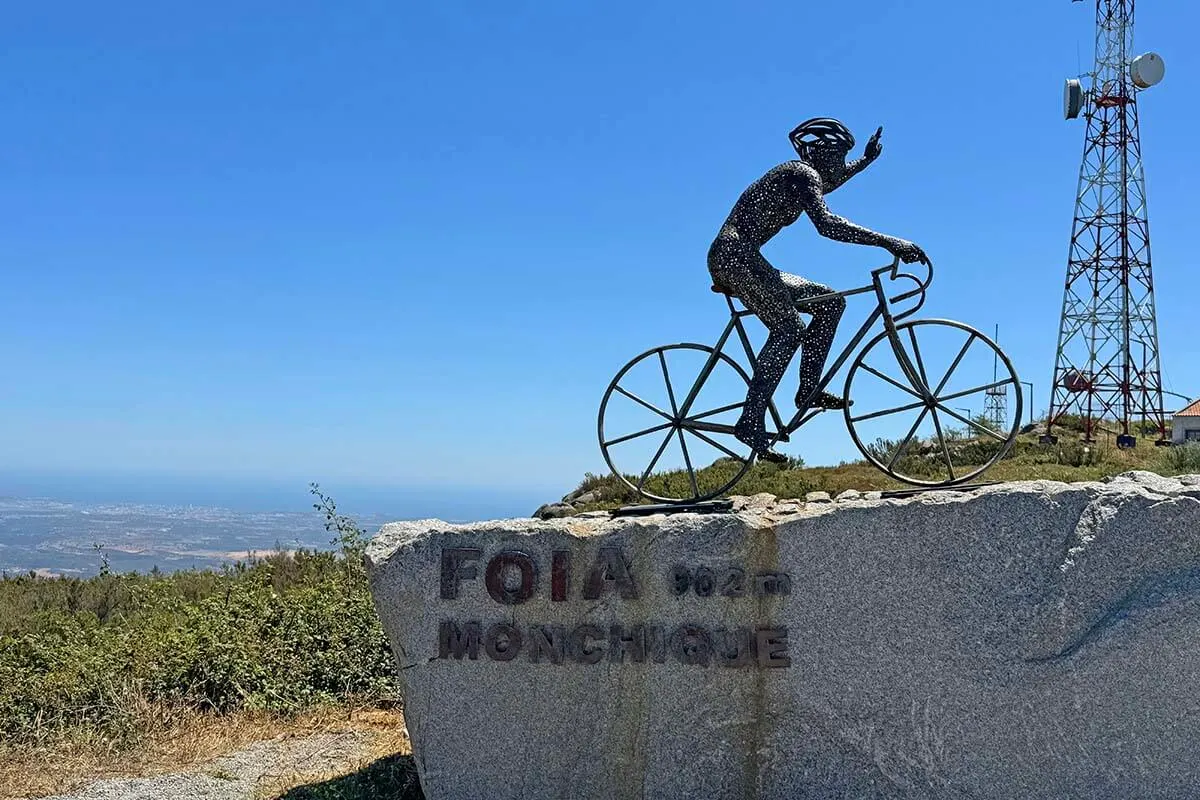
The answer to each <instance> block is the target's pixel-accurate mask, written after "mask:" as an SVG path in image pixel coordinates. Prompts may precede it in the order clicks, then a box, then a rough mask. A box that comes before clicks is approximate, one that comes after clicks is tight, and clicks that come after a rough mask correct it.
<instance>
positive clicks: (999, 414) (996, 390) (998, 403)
mask: <svg viewBox="0 0 1200 800" xmlns="http://www.w3.org/2000/svg"><path fill="white" fill-rule="evenodd" d="M992 341H994V342H996V343H997V344H999V343H1000V326H999V325H997V326H996V337H995V338H994V339H993V340H992ZM999 358H1000V356H999V354H998V353H993V354H992V382H993V383H997V382H999V380H1000V379H999V377H998V376H999V374H1000V373H999V369H1000V362H999ZM983 416H984V417H986V418H987V420H988V422H990V423H991V424H992V425H994V426H995V429H996V430H998V431H1002V430H1004V429H1005V426H1006V425H1007V423H1008V384H1005V385H1004V386H993V387H992V388H991V389H988V390H987V392H986V394H985V396H984V398H983Z"/></svg>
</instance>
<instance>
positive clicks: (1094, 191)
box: [1042, 0, 1169, 448]
mask: <svg viewBox="0 0 1200 800" xmlns="http://www.w3.org/2000/svg"><path fill="white" fill-rule="evenodd" d="M1079 1H1080V0H1073V2H1079ZM1134 3H1135V0H1096V63H1095V68H1094V70H1093V71H1092V73H1091V74H1090V75H1087V76H1084V77H1086V78H1090V86H1088V87H1085V86H1084V85H1083V84H1082V83H1081V81H1080V80H1077V79H1071V80H1068V81H1067V83H1066V88H1065V97H1064V106H1065V107H1064V115H1065V116H1066V118H1067V119H1074V118H1076V117H1078V116H1079V114H1080V112H1082V113H1083V116H1084V119H1085V120H1086V121H1087V133H1086V136H1085V138H1084V145H1083V164H1082V166H1081V168H1080V170H1079V185H1078V190H1077V191H1076V195H1075V221H1074V225H1073V226H1072V230H1071V247H1070V252H1069V255H1068V258H1067V282H1066V290H1065V291H1064V293H1063V306H1062V321H1061V324H1060V326H1059V334H1058V354H1057V357H1056V360H1055V365H1054V376H1053V381H1052V384H1053V389H1052V390H1051V395H1050V410H1049V414H1048V416H1047V419H1046V432H1045V434H1044V435H1043V437H1042V440H1043V441H1044V442H1054V441H1056V437H1055V436H1054V432H1053V429H1054V426H1055V424H1057V423H1059V422H1060V421H1061V420H1062V419H1063V417H1064V416H1065V415H1071V416H1078V417H1080V418H1082V421H1083V430H1084V438H1085V440H1087V441H1093V440H1094V439H1095V436H1096V433H1097V432H1098V431H1105V430H1113V432H1115V433H1117V446H1118V447H1122V448H1128V447H1133V446H1134V445H1135V444H1136V443H1137V438H1136V436H1135V435H1134V431H1137V430H1141V431H1142V432H1153V433H1154V434H1155V435H1156V436H1157V441H1156V444H1169V441H1168V440H1167V434H1166V415H1165V414H1164V413H1163V397H1162V396H1163V389H1162V371H1161V368H1160V365H1159V352H1158V323H1157V321H1156V319H1155V312H1154V281H1153V278H1152V277H1151V270H1150V227H1149V221H1148V218H1147V213H1146V185H1145V176H1144V175H1143V173H1142V147H1141V142H1140V140H1139V137H1138V106H1137V100H1138V95H1139V94H1140V93H1141V91H1142V90H1144V89H1147V88H1149V87H1151V86H1153V85H1154V84H1156V83H1158V82H1159V81H1161V80H1162V78H1163V73H1164V68H1163V61H1162V58H1160V57H1159V56H1158V55H1157V54H1156V53H1145V54H1143V55H1139V56H1137V57H1132V52H1133V12H1134ZM1106 423H1107V425H1109V426H1111V428H1107V427H1106V426H1105V424H1106ZM1114 429H1115V430H1114Z"/></svg>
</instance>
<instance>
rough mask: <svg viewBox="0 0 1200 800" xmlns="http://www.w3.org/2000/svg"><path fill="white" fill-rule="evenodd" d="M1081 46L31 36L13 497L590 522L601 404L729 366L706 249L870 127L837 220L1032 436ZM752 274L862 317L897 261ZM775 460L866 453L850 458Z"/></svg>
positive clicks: (915, 13) (294, 29) (1185, 213)
mask: <svg viewBox="0 0 1200 800" xmlns="http://www.w3.org/2000/svg"><path fill="white" fill-rule="evenodd" d="M902 7H903V8H902ZM1139 13H1140V18H1139V20H1138V34H1137V39H1136V44H1137V47H1138V48H1139V50H1145V49H1154V50H1156V51H1157V52H1159V53H1161V54H1162V55H1163V57H1164V59H1165V61H1166V64H1167V76H1166V79H1165V81H1164V82H1163V84H1162V85H1160V86H1158V87H1155V88H1154V89H1153V90H1152V91H1150V92H1147V93H1146V94H1145V95H1143V98H1142V101H1141V113H1142V127H1143V129H1142V137H1143V147H1144V151H1145V154H1146V155H1145V161H1146V169H1147V178H1148V181H1147V182H1148V193H1149V202H1150V213H1151V228H1152V231H1153V246H1154V250H1153V254H1154V268H1155V275H1156V280H1157V285H1158V289H1159V294H1158V301H1159V316H1160V335H1161V347H1162V352H1163V358H1164V367H1165V372H1166V377H1167V385H1168V388H1171V389H1173V390H1174V391H1178V392H1183V393H1185V394H1193V395H1194V394H1196V393H1200V366H1198V365H1200V357H1198V356H1200V344H1197V341H1198V337H1196V336H1195V335H1194V330H1195V316H1194V313H1195V312H1194V309H1195V303H1196V289H1195V286H1196V282H1195V278H1194V274H1195V272H1194V270H1195V262H1194V253H1193V250H1192V248H1191V247H1189V245H1190V243H1191V240H1190V238H1189V237H1190V235H1191V234H1192V231H1193V228H1194V225H1195V223H1194V221H1193V220H1192V218H1191V216H1192V214H1193V213H1194V211H1195V208H1196V203H1195V199H1194V198H1195V189H1194V186H1195V184H1196V180H1197V177H1198V171H1197V156H1196V149H1195V145H1194V131H1195V128H1196V112H1195V110H1194V108H1195V104H1194V102H1193V99H1194V86H1195V84H1196V78H1197V75H1198V74H1200V63H1198V59H1200V55H1198V53H1197V50H1196V48H1195V47H1194V46H1193V43H1192V42H1191V41H1190V39H1191V32H1193V31H1194V30H1195V29H1196V27H1197V25H1198V24H1200V8H1197V7H1194V6H1193V5H1192V4H1179V3H1172V4H1167V3H1144V4H1139ZM1092 17H1093V5H1092V4H1090V3H1077V4H1073V3H1069V2H1066V0H1061V1H1056V2H1025V3H963V2H942V0H937V1H936V2H935V1H933V0H930V2H921V3H905V4H899V3H894V2H883V1H882V0H880V2H860V3H856V4H854V10H853V12H852V13H851V12H848V11H846V10H844V8H842V7H839V6H838V5H837V4H832V3H830V4H808V3H783V2H762V3H754V4H740V5H737V6H735V5H734V4H731V3H713V2H692V3H687V4H683V3H665V2H652V1H651V2H647V1H646V0H643V2H638V3H627V2H606V3H595V2H571V3H551V2H530V1H529V0H514V1H513V2H507V3H502V4H500V3H482V2H476V3H464V2H459V1H457V0H441V1H440V2H437V3H420V4H418V3H395V2H362V1H360V0H348V1H347V2H342V3H314V2H289V3H282V2H275V3H268V2H237V3H233V2H222V1H217V0H214V2H209V3H204V4H195V3H188V4H185V3H148V2H126V3H120V4H116V5H113V4H107V5H97V4H94V3H82V2H81V3H66V2H46V3H36V4H31V3H27V4H9V6H8V7H7V8H6V9H5V10H4V11H3V13H2V16H0V74H3V75H5V79H4V81H2V82H0V105H2V106H3V108H4V109H5V114H4V124H3V125H2V126H0V159H2V162H3V165H4V179H3V180H2V181H0V227H2V229H3V234H2V235H0V263H2V264H3V274H4V289H3V291H2V292H0V361H2V363H3V364H4V365H5V367H6V375H5V381H4V384H5V386H4V389H3V391H2V392H0V459H2V463H0V466H3V467H4V468H6V469H8V470H12V471H18V472H19V471H22V470H28V471H31V472H38V473H45V472H55V471H61V472H72V473H89V472H91V473H104V474H139V475H143V474H144V475H158V476H222V477H225V478H233V479H239V480H248V481H251V480H268V479H269V480H283V481H298V482H301V483H303V482H307V481H308V480H319V481H322V482H323V483H325V484H326V485H328V484H329V482H330V481H333V482H335V484H336V482H342V483H358V484H374V485H406V486H414V485H421V484H427V483H429V484H467V485H481V486H492V487H526V488H528V487H550V488H552V489H555V490H557V489H560V488H561V489H564V490H565V489H567V488H570V487H571V486H573V485H574V483H575V482H576V481H577V480H578V478H579V477H580V476H581V474H582V473H583V472H584V471H585V470H590V471H594V472H599V471H602V468H603V462H602V461H601V459H600V454H599V449H598V446H597V443H596V433H595V416H596V409H597V406H598V403H599V400H600V396H601V394H602V393H603V391H604V389H605V387H606V385H607V383H608V381H609V379H610V378H611V377H612V375H613V374H614V373H615V372H616V371H617V369H619V368H620V366H621V365H622V364H624V363H625V362H626V361H627V360H628V359H629V358H631V357H632V356H634V355H636V354H637V353H640V352H641V351H642V350H645V349H646V348H648V347H650V346H653V345H656V344H662V343H666V342H670V341H701V342H704V341H710V340H712V339H714V338H715V336H716V334H717V333H718V332H719V330H720V327H721V326H722V325H723V323H724V321H725V315H724V313H723V306H722V304H721V301H720V300H719V298H716V297H715V296H714V295H712V294H711V293H710V292H709V291H708V276H707V272H706V269H705V260H704V259H705V253H706V250H707V247H708V244H709V242H710V241H711V238H712V236H713V234H714V233H715V231H716V229H717V228H718V227H719V225H720V223H721V221H722V219H723V218H724V216H725V214H726V213H727V212H728V209H729V206H730V205H731V204H732V203H733V201H734V200H735V199H736V197H737V196H738V194H739V193H740V192H741V191H742V189H743V188H744V187H745V186H746V185H747V184H748V183H749V182H750V181H752V180H753V179H754V178H756V177H758V176H759V175H760V174H761V173H762V172H763V171H765V170H766V169H768V168H769V167H771V166H773V165H774V164H775V163H778V162H779V161H782V160H786V159H788V158H789V157H791V155H792V153H791V150H790V147H789V146H788V143H787V139H786V134H787V131H788V130H789V129H790V128H791V127H792V126H793V125H795V124H796V123H797V122H798V121H800V120H801V119H804V118H806V117H810V116H817V115H832V116H837V117H839V118H841V119H843V120H844V121H846V123H847V124H849V125H850V126H851V128H852V129H853V130H855V131H856V132H857V133H858V134H859V138H860V142H861V141H865V139H866V137H867V136H868V135H869V133H870V132H871V131H872V130H874V128H875V127H876V126H878V125H883V126H884V136H883V143H884V153H883V156H882V157H881V159H880V160H879V161H878V162H877V163H876V164H874V165H873V166H872V167H871V168H870V169H869V170H868V171H867V172H866V173H864V174H863V175H862V176H860V177H859V178H857V179H856V180H855V181H853V182H851V183H850V184H848V185H847V186H845V187H844V188H842V189H841V190H839V191H838V193H837V194H835V195H833V196H832V197H831V199H830V206H831V207H832V208H833V210H834V211H835V212H837V213H840V214H843V215H845V216H847V217H849V218H850V219H852V220H854V221H856V222H859V223H861V224H864V225H867V226H869V227H874V228H876V229H878V230H882V231H884V232H886V233H892V234H896V235H899V236H902V237H905V238H909V239H912V240H914V241H916V242H918V243H919V244H921V245H922V246H923V247H924V248H925V249H926V251H927V252H928V253H929V254H930V256H931V257H932V258H933V260H934V262H935V265H936V266H937V269H938V273H937V279H936V280H935V282H934V285H933V288H932V290H931V294H930V300H929V303H928V305H927V308H926V312H927V315H929V316H947V317H952V318H955V319H961V320H963V321H965V322H968V323H970V324H972V325H975V326H976V327H979V328H981V329H984V330H988V331H990V330H991V329H992V327H993V325H995V324H997V323H998V324H999V325H1000V339H1001V343H1002V345H1003V346H1004V348H1005V350H1006V351H1007V352H1008V353H1009V354H1010V355H1011V357H1012V358H1013V360H1014V362H1015V364H1016V366H1017V369H1018V371H1019V372H1020V373H1021V377H1022V378H1023V379H1025V380H1031V381H1033V382H1034V383H1035V385H1036V389H1035V398H1034V399H1035V402H1036V406H1037V409H1038V410H1039V411H1040V410H1041V409H1043V408H1044V407H1045V404H1046V391H1045V390H1046V384H1047V381H1048V378H1049V376H1050V371H1051V367H1052V362H1053V356H1054V347H1055V337H1056V333H1057V323H1058V314H1059V310H1060V306H1061V302H1062V281H1063V276H1064V274H1065V258H1066V253H1067V244H1068V237H1069V233H1070V222H1071V212H1072V205H1073V196H1074V189H1075V182H1076V179H1077V174H1078V168H1079V157H1080V151H1081V146H1082V137H1083V132H1084V131H1083V125H1082V121H1075V122H1071V123H1068V122H1065V121H1063V120H1062V115H1061V103H1062V98H1061V95H1062V82H1063V80H1064V78H1066V77H1068V76H1069V75H1074V74H1077V73H1078V72H1079V71H1080V65H1081V64H1082V65H1083V68H1084V69H1086V68H1087V67H1088V65H1089V64H1090V60H1091V57H1092V46H1093V44H1092V21H1093V20H1092ZM1189 86H1190V87H1193V89H1189V88H1188V87H1189ZM767 255H768V257H769V258H771V259H772V260H773V262H774V263H775V265H776V266H777V267H779V268H781V269H784V270H787V271H792V272H798V273H800V274H803V275H806V276H808V277H811V278H813V279H816V280H819V281H822V282H826V283H832V284H837V285H841V286H849V285H858V284H859V283H862V282H863V281H864V279H865V276H866V271H867V269H868V268H870V267H873V266H878V265H879V264H881V263H883V262H885V261H886V260H887V258H888V257H887V254H886V253H884V252H883V251H880V250H875V249H871V248H865V247H854V246H850V245H838V244H835V243H832V242H827V241H822V240H820V239H819V237H818V236H817V235H816V233H815V232H814V231H813V230H812V228H811V226H810V225H808V223H807V222H806V221H805V220H801V221H800V222H799V223H797V224H796V225H794V226H792V228H789V229H786V230H785V231H784V232H783V233H781V234H780V236H779V237H777V239H776V240H775V241H774V242H772V243H771V244H770V245H769V247H768V249H767ZM852 308H853V307H852ZM850 313H851V314H853V313H854V312H853V311H852V312H850ZM845 327H846V328H849V327H851V326H850V325H849V323H848V324H847V325H846V326H845ZM840 341H841V340H840ZM789 396H790V394H789ZM789 451H790V452H795V453H799V454H801V455H803V456H804V457H805V458H806V459H807V460H808V461H809V462H810V463H829V462H836V461H838V460H840V459H842V458H849V457H852V456H853V455H854V451H853V446H852V444H851V442H850V440H849V438H848V436H847V435H846V433H845V430H844V427H842V426H841V425H840V424H830V425H825V426H823V427H819V428H817V429H815V430H814V431H813V433H812V434H810V435H808V436H807V437H805V438H803V439H802V440H801V441H800V442H799V443H797V444H795V445H794V446H792V448H790V450H789Z"/></svg>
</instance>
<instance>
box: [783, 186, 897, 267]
mask: <svg viewBox="0 0 1200 800" xmlns="http://www.w3.org/2000/svg"><path fill="white" fill-rule="evenodd" d="M802 191H803V192H804V195H805V208H804V210H805V211H806V212H807V213H808V218H809V219H810V220H812V224H813V227H814V228H816V229H817V233H819V234H821V235H822V236H824V237H825V238H826V239H833V240H834V241H837V242H846V243H848V244H865V245H871V246H873V247H882V248H885V249H887V250H892V249H893V248H894V247H896V246H898V245H899V244H900V241H899V240H898V239H896V238H894V237H892V236H887V235H885V234H882V233H876V232H875V231H873V230H870V229H868V228H864V227H862V226H861V225H855V224H854V223H853V222H851V221H850V220H848V219H846V218H845V217H839V216H838V215H837V214H834V213H833V212H832V211H830V210H829V207H828V206H827V205H825V198H824V196H823V193H822V191H821V189H820V185H819V181H814V180H813V179H812V178H808V177H805V178H802Z"/></svg>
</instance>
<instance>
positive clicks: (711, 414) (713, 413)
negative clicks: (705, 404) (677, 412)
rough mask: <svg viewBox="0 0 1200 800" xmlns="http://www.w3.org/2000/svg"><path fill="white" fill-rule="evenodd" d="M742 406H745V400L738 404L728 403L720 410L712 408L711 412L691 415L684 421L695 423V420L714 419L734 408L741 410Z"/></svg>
mask: <svg viewBox="0 0 1200 800" xmlns="http://www.w3.org/2000/svg"><path fill="white" fill-rule="evenodd" d="M744 405H746V401H745V400H743V401H742V402H740V403H730V404H729V405H727V406H721V407H720V408H714V409H713V410H712V411H705V412H704V413H702V414H692V415H691V416H690V417H688V418H687V420H686V421H687V422H695V421H696V420H701V419H704V418H705V417H715V416H716V415H717V414H724V413H725V412H726V411H733V410H734V409H735V408H741V407H742V406H744Z"/></svg>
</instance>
